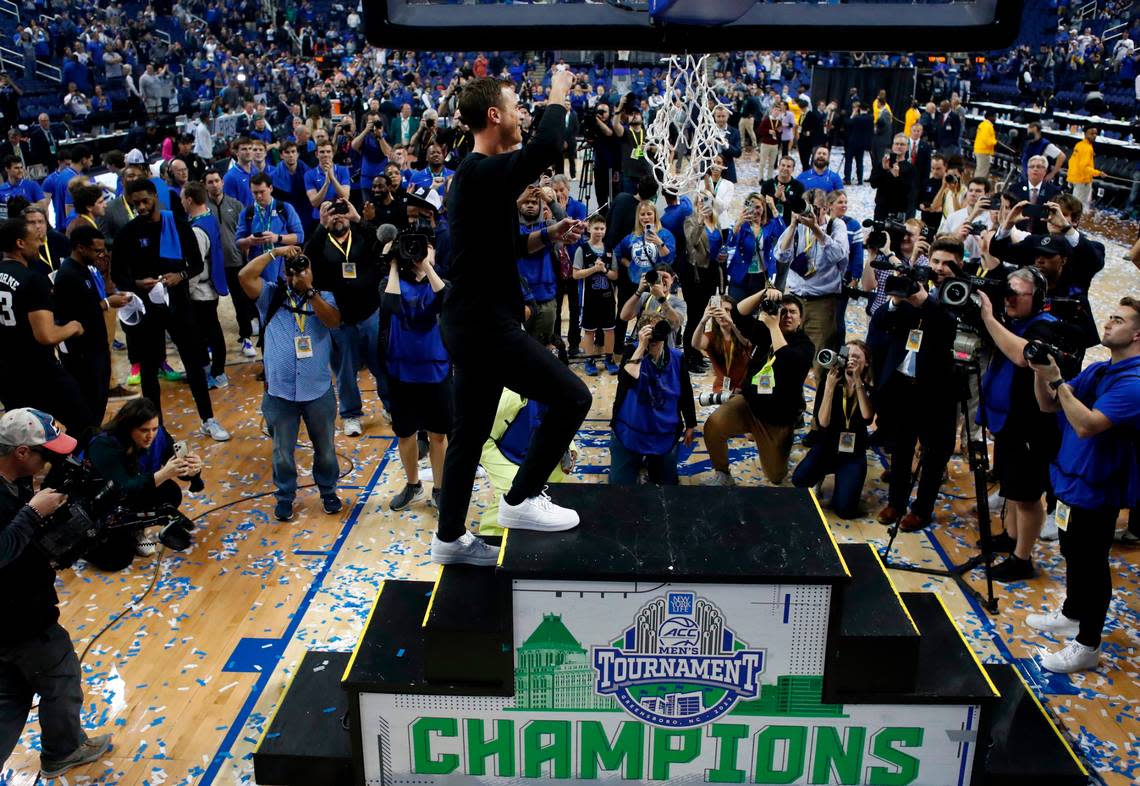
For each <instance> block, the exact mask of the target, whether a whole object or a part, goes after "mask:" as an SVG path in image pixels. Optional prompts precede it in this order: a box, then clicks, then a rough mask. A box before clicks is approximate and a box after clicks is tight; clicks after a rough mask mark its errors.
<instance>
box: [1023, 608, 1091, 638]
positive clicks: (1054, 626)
mask: <svg viewBox="0 0 1140 786" xmlns="http://www.w3.org/2000/svg"><path fill="white" fill-rule="evenodd" d="M1025 624H1026V625H1028V626H1029V627H1031V628H1033V629H1034V630H1037V631H1041V632H1042V633H1050V634H1052V635H1054V636H1056V637H1058V638H1062V639H1071V638H1072V637H1073V636H1076V635H1077V632H1078V631H1080V629H1081V623H1080V622H1079V621H1077V620H1073V619H1069V618H1068V617H1066V616H1065V615H1064V614H1062V613H1061V610H1060V609H1057V610H1056V611H1054V612H1051V613H1049V614H1030V615H1028V616H1027V617H1026V618H1025Z"/></svg>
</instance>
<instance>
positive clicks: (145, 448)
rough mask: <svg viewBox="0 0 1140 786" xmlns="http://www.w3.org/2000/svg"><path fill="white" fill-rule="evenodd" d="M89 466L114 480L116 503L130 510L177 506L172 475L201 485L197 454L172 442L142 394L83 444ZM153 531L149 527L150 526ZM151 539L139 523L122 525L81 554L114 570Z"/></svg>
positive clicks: (148, 549)
mask: <svg viewBox="0 0 1140 786" xmlns="http://www.w3.org/2000/svg"><path fill="white" fill-rule="evenodd" d="M87 458H88V460H89V461H90V463H91V467H92V469H93V470H94V471H95V473H96V474H97V475H98V476H99V477H100V478H101V479H103V480H107V481H110V482H111V483H113V484H114V492H115V495H116V502H117V504H118V505H119V506H120V507H121V508H124V509H126V510H129V511H134V512H136V513H146V512H150V511H160V510H165V511H172V510H173V511H177V510H178V507H179V505H181V504H182V490H181V489H180V488H179V487H178V483H176V482H175V481H178V480H182V481H185V482H187V483H188V484H189V487H190V490H191V491H201V490H202V489H203V488H204V485H203V483H202V459H201V458H199V457H198V456H196V455H193V454H191V453H190V452H189V448H188V447H187V445H186V443H185V442H176V441H175V440H174V438H173V437H171V436H170V432H168V431H167V430H166V428H165V427H164V426H163V425H162V423H161V422H160V420H159V412H158V408H157V407H156V406H155V405H154V403H153V402H151V400H150V399H148V398H134V399H131V400H130V401H128V402H127V403H126V404H124V405H123V407H122V408H121V409H120V410H119V411H118V412H117V413H116V414H115V416H114V417H112V418H111V419H110V420H109V421H107V423H105V424H104V425H103V430H102V432H100V433H99V434H98V435H97V436H96V437H95V438H94V439H93V440H91V444H90V445H89V446H88V448H87ZM152 531H153V530H152ZM156 548H157V544H156V543H155V539H154V537H153V535H149V534H148V533H147V530H146V529H145V528H144V529H123V530H118V531H115V532H113V533H111V534H109V535H108V537H107V538H106V539H104V540H102V541H101V542H100V543H98V544H96V545H95V546H94V547H92V548H90V549H88V550H87V552H86V553H85V554H84V555H83V556H84V558H85V559H86V560H87V561H88V562H89V563H91V564H92V565H94V566H95V567H97V568H99V569H100V570H107V571H118V570H122V569H123V568H125V567H127V566H128V565H130V564H131V561H132V560H133V559H134V558H135V556H136V555H137V556H140V557H149V556H151V555H153V554H154V553H155V550H156Z"/></svg>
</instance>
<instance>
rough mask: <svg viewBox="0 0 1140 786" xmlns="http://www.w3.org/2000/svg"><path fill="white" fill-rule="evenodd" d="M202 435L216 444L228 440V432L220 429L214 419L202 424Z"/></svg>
mask: <svg viewBox="0 0 1140 786" xmlns="http://www.w3.org/2000/svg"><path fill="white" fill-rule="evenodd" d="M202 433H203V434H205V435H206V436H207V437H209V438H210V439H212V440H214V441H216V442H225V441H226V440H227V439H229V438H230V432H228V431H226V430H225V429H224V428H222V424H221V423H219V422H218V421H217V419H216V418H210V419H209V420H207V421H205V422H203V423H202Z"/></svg>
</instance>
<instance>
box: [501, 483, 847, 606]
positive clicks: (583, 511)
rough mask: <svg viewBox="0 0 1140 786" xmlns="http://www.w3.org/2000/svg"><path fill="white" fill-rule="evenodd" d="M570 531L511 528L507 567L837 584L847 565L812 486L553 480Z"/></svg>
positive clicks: (555, 574) (517, 572)
mask: <svg viewBox="0 0 1140 786" xmlns="http://www.w3.org/2000/svg"><path fill="white" fill-rule="evenodd" d="M549 493H550V497H551V498H552V499H553V500H554V501H555V502H557V503H558V504H559V505H565V506H568V507H571V508H573V509H574V510H576V511H578V513H579V514H580V515H581V517H582V524H581V525H580V526H578V527H576V528H575V529H572V530H569V531H567V532H558V533H547V532H527V531H522V530H516V531H512V532H510V534H509V537H508V538H507V539H506V543H505V545H504V550H505V553H504V554H503V559H502V561H501V565H500V571H501V572H503V573H505V574H506V575H507V576H509V577H510V578H512V579H518V580H536V581H549V580H579V581H606V580H613V581H623V582H633V581H668V582H684V581H690V582H705V583H716V584H764V583H772V584H778V583H781V582H787V581H794V582H795V583H798V584H831V585H833V584H837V583H840V582H846V581H847V571H846V569H845V568H844V566H843V562H842V560H841V559H840V557H839V550H838V548H837V547H836V545H835V540H834V538H833V537H832V535H831V531H830V529H828V526H827V522H826V521H825V520H824V519H823V516H822V515H821V514H820V511H819V508H818V507H817V506H816V504H815V502H814V501H813V500H812V498H811V493H810V492H809V491H808V490H807V489H794V488H739V487H738V488H731V489H714V488H709V487H706V486H665V487H660V488H659V487H655V486H634V487H627V486H603V485H595V484H583V483H565V484H553V485H551V486H550V487H549Z"/></svg>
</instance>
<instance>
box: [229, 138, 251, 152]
mask: <svg viewBox="0 0 1140 786" xmlns="http://www.w3.org/2000/svg"><path fill="white" fill-rule="evenodd" d="M251 141H253V140H251V139H250V138H249V137H248V136H239V137H236V138H235V139H234V141H232V142H230V150H233V151H234V152H235V153H236V152H237V149H238V148H239V147H241V146H242V145H248V144H249V143H250V142H251Z"/></svg>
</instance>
